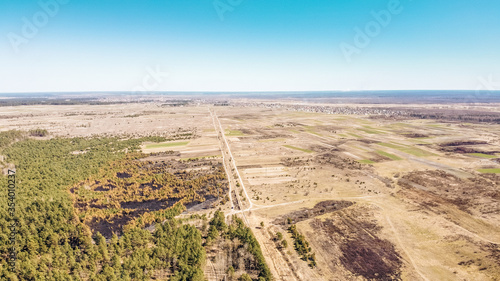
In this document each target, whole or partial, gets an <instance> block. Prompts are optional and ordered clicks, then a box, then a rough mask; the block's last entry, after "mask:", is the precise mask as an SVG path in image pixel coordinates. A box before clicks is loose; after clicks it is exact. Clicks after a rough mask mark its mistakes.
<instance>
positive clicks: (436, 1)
mask: <svg viewBox="0 0 500 281" xmlns="http://www.w3.org/2000/svg"><path fill="white" fill-rule="evenodd" d="M44 3H45V4H44ZM377 18H378V19H377ZM0 35H1V37H0V38H1V39H0V92H51V91H131V90H137V89H146V90H149V91H154V90H157V91H303V90H391V89H472V90H474V89H476V88H477V87H478V84H479V83H481V82H480V81H484V80H488V77H490V78H491V77H494V79H496V78H498V77H500V1H498V0H481V1H472V0H470V1H466V0H413V1H411V0H400V1H397V0H370V1H368V0H216V1H213V0H161V1H157V0H135V1H132V0H40V1H38V2H37V1H27V0H1V1H0ZM167 72H168V76H167V75H166V73H167ZM151 73H152V74H151ZM481 79H483V80H481ZM499 82H500V81H499Z"/></svg>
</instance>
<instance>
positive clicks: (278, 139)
mask: <svg viewBox="0 0 500 281" xmlns="http://www.w3.org/2000/svg"><path fill="white" fill-rule="evenodd" d="M284 140H285V139H284V138H276V139H267V140H259V142H272V141H284Z"/></svg>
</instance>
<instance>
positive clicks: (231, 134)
mask: <svg viewBox="0 0 500 281" xmlns="http://www.w3.org/2000/svg"><path fill="white" fill-rule="evenodd" d="M243 135H244V134H243V132H242V131H239V130H226V137H238V136H243Z"/></svg>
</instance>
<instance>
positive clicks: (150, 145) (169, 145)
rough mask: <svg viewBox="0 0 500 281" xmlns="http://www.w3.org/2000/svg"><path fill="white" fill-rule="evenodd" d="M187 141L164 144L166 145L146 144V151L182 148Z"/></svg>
mask: <svg viewBox="0 0 500 281" xmlns="http://www.w3.org/2000/svg"><path fill="white" fill-rule="evenodd" d="M188 143H189V142H188V141H177V142H166V143H151V144H146V149H149V148H160V147H173V146H184V145H187V144H188Z"/></svg>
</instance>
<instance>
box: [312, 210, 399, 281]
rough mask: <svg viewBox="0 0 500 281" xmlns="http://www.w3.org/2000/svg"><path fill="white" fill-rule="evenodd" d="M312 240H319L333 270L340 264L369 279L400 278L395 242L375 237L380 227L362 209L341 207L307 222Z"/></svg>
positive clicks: (317, 241)
mask: <svg viewBox="0 0 500 281" xmlns="http://www.w3.org/2000/svg"><path fill="white" fill-rule="evenodd" d="M310 226H311V227H312V229H315V230H316V232H315V234H316V235H317V236H318V237H316V238H314V239H315V240H316V241H315V243H320V242H319V241H322V242H323V243H322V245H323V247H326V248H325V249H322V251H323V253H328V263H329V266H330V267H331V269H332V272H336V271H338V264H339V263H340V264H341V265H342V266H343V268H344V269H347V270H348V271H349V272H351V273H352V274H354V275H358V276H362V277H364V278H366V279H368V280H400V279H401V267H402V264H403V262H402V259H401V256H400V254H399V253H398V252H397V251H396V249H395V247H394V245H393V244H392V243H391V242H389V241H388V240H385V239H381V238H380V237H379V236H378V233H379V231H380V229H381V228H380V226H378V225H377V224H376V223H374V221H373V218H372V217H371V215H370V214H369V213H367V212H365V211H364V210H362V208H361V209H353V208H348V209H343V210H341V211H339V212H337V213H335V215H334V216H333V218H329V219H326V220H323V221H322V220H320V219H314V220H312V221H311V222H310Z"/></svg>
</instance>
